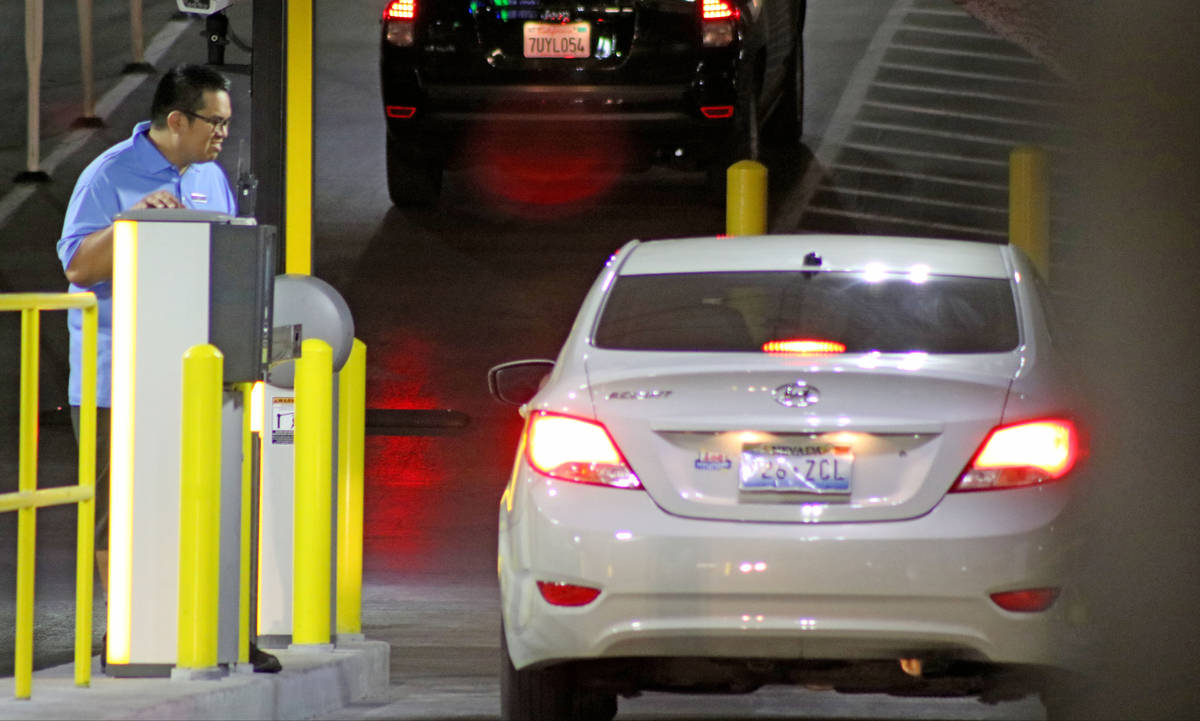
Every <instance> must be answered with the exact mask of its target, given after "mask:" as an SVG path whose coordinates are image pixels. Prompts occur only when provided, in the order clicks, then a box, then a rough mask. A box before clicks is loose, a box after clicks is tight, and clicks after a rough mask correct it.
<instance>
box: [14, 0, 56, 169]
mask: <svg viewBox="0 0 1200 721" xmlns="http://www.w3.org/2000/svg"><path fill="white" fill-rule="evenodd" d="M42 23H43V6H42V0H25V72H26V78H27V82H28V84H29V87H28V92H27V95H26V98H27V101H26V115H25V138H26V147H27V151H26V155H25V170H24V171H22V172H20V173H18V174H17V177H15V178H13V182H15V183H44V182H47V181H48V180H50V176H49V175H47V174H46V173H44V172H43V171H42V170H41V169H40V165H41V155H42V149H41V145H40V143H41V130H42V119H41V104H42V94H41V89H42Z"/></svg>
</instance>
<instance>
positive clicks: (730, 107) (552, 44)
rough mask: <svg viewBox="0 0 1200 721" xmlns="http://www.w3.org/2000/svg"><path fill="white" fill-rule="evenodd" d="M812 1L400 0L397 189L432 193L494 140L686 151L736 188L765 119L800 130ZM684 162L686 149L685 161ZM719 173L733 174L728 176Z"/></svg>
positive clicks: (388, 108)
mask: <svg viewBox="0 0 1200 721" xmlns="http://www.w3.org/2000/svg"><path fill="white" fill-rule="evenodd" d="M805 3H806V0H604V1H603V2H602V1H601V0H581V1H579V0H577V1H573V2H566V1H564V0H392V1H391V2H389V3H388V4H387V6H386V8H385V9H384V11H383V21H382V25H383V29H382V37H381V53H380V75H381V80H382V90H383V106H384V113H385V115H386V117H387V168H388V190H389V193H390V195H391V198H392V202H393V203H395V204H396V205H413V204H425V203H431V202H433V201H434V200H436V198H437V195H438V192H439V190H440V187H441V177H442V170H443V169H444V168H446V167H461V166H464V165H470V164H475V163H485V162H488V158H489V156H488V153H486V152H480V148H481V147H482V146H481V145H480V143H487V144H491V145H493V146H494V145H495V144H500V145H501V146H504V145H508V146H509V147H520V148H524V149H529V148H537V146H538V145H539V144H541V143H543V142H548V141H550V140H554V141H555V142H557V143H558V144H559V146H560V147H561V146H562V144H563V143H565V144H566V147H568V148H569V147H571V144H572V143H574V144H576V147H580V148H583V147H591V148H592V150H593V152H594V151H595V146H596V145H601V146H603V147H602V150H604V148H606V147H607V148H611V152H608V151H605V152H604V156H605V158H606V160H607V161H611V162H613V163H618V164H620V165H623V166H630V165H631V166H634V167H639V166H640V167H645V166H648V165H649V164H651V163H653V162H656V161H658V162H673V163H675V162H679V161H686V162H688V163H692V164H694V167H698V168H704V169H706V170H707V171H708V172H709V176H710V179H711V181H712V183H713V184H714V186H713V187H714V189H715V188H723V182H724V180H723V179H724V169H725V167H727V165H728V164H729V163H730V162H733V161H734V160H738V159H741V158H749V157H754V155H755V154H756V153H757V143H758V140H759V137H760V133H761V134H763V135H764V136H766V139H768V140H772V141H775V140H778V141H783V142H796V141H797V140H798V139H799V135H800V122H801V120H800V119H801V112H802V104H803V96H804V85H803V84H804V79H803V75H804V73H803V70H804V52H803V41H802V31H803V27H804V16H805V9H806V7H805ZM681 164H682V163H681ZM718 184H720V185H718Z"/></svg>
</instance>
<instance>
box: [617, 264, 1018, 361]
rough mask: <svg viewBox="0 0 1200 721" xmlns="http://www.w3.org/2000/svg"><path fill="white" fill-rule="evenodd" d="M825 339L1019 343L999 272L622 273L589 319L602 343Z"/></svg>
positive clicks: (897, 345) (750, 343) (909, 344)
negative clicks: (594, 317)
mask: <svg viewBox="0 0 1200 721" xmlns="http://www.w3.org/2000/svg"><path fill="white" fill-rule="evenodd" d="M800 339H803V340H816V341H827V342H831V343H834V344H841V345H844V346H845V352H849V353H863V352H870V351H879V352H881V353H900V352H912V351H924V352H927V353H996V352H1004V351H1010V350H1013V349H1014V348H1016V347H1017V344H1018V342H1019V336H1018V333H1017V316H1016V310H1015V308H1014V305H1013V293H1012V289H1011V287H1010V285H1009V283H1008V280H1006V279H993V278H964V277H958V276H938V275H930V276H926V277H922V278H910V277H908V276H900V275H896V276H884V277H883V278H871V279H868V278H866V277H864V274H862V273H843V272H829V271H824V272H813V271H808V272H803V271H800V272H753V273H747V272H739V273H669V274H661V275H629V276H622V277H620V278H618V279H617V281H616V283H615V284H614V285H613V288H612V291H611V293H610V294H609V297H608V300H607V302H606V303H605V305H604V311H603V313H602V314H601V316H600V320H599V323H598V324H597V327H596V333H595V344H596V345H597V346H599V347H601V348H612V349H621V350H663V351H760V350H763V349H764V344H766V343H768V342H770V341H788V340H800Z"/></svg>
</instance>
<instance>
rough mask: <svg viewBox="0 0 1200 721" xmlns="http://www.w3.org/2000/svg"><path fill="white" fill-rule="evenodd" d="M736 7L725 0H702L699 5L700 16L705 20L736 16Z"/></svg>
mask: <svg viewBox="0 0 1200 721" xmlns="http://www.w3.org/2000/svg"><path fill="white" fill-rule="evenodd" d="M737 12H738V11H737V8H735V7H733V6H732V5H730V4H729V3H728V2H726V0H704V2H703V3H702V4H701V6H700V13H701V17H702V18H704V19H705V20H724V19H725V18H735V17H737Z"/></svg>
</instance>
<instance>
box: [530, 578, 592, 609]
mask: <svg viewBox="0 0 1200 721" xmlns="http://www.w3.org/2000/svg"><path fill="white" fill-rule="evenodd" d="M537 586H538V591H540V592H541V594H542V598H544V599H546V603H549V604H552V605H554V606H586V605H588V604H589V603H591V602H592V601H595V600H596V597H597V596H599V595H600V589H598V588H591V587H589V586H576V585H575V584H572V583H555V582H553V581H538V582H537Z"/></svg>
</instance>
